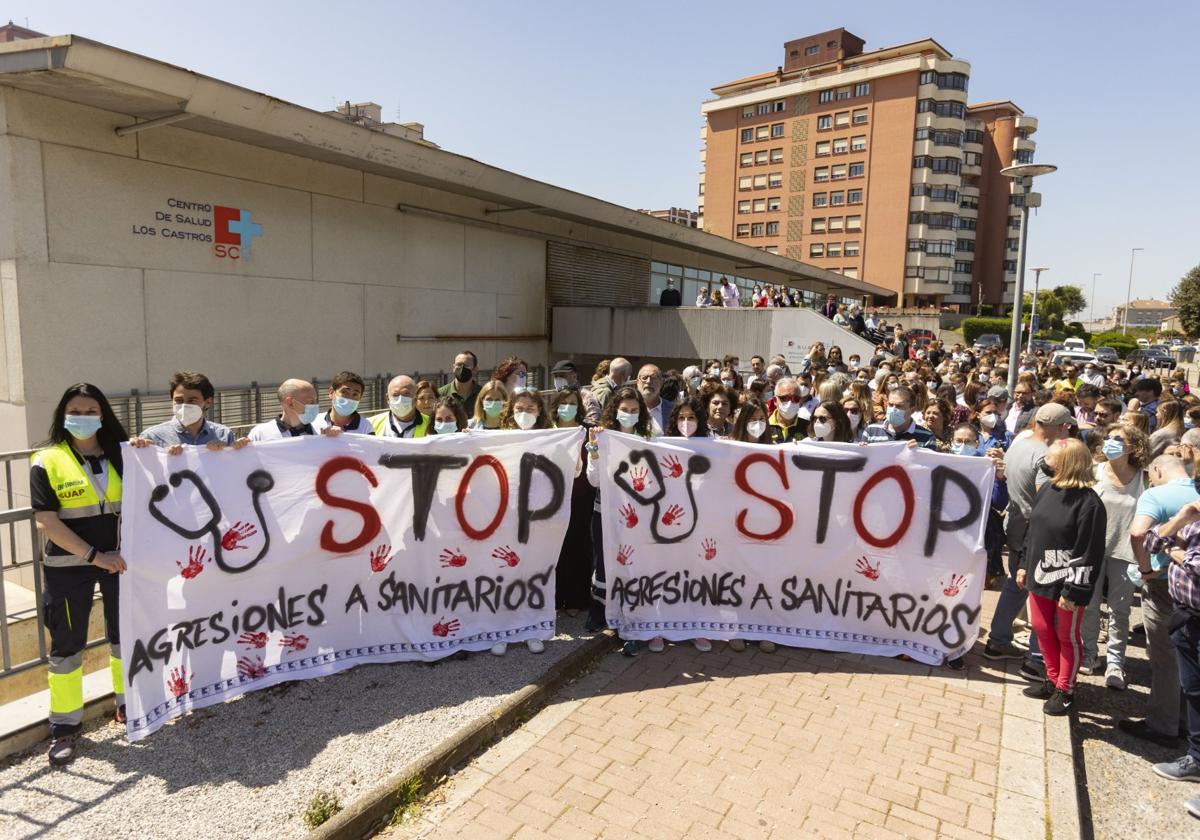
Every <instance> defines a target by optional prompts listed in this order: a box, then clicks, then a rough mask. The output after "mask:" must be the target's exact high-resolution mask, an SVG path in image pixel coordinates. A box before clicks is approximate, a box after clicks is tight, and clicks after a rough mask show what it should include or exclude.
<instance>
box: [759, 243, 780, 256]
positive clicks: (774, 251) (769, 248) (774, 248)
mask: <svg viewBox="0 0 1200 840" xmlns="http://www.w3.org/2000/svg"><path fill="white" fill-rule="evenodd" d="M763 250H764V251H766V252H767V253H768V254H778V253H779V246H778V245H768V246H767V247H765V248H763Z"/></svg>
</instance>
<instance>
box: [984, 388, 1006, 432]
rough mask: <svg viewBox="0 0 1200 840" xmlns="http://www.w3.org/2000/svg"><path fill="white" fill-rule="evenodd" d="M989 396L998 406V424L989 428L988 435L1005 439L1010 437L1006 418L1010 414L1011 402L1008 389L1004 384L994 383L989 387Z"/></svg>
mask: <svg viewBox="0 0 1200 840" xmlns="http://www.w3.org/2000/svg"><path fill="white" fill-rule="evenodd" d="M987 398H988V399H989V400H991V401H992V402H993V403H994V404H995V406H996V425H995V426H993V427H992V428H991V429H988V430H987V433H988V436H989V437H995V438H1000V439H1001V440H1004V439H1005V438H1007V437H1008V423H1006V422H1005V418H1006V417H1007V416H1008V409H1009V403H1010V402H1011V399H1010V398H1009V396H1008V389H1007V388H1005V387H1004V386H1003V385H993V386H992V387H991V388H988V391H987Z"/></svg>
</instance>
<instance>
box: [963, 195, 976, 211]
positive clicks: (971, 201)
mask: <svg viewBox="0 0 1200 840" xmlns="http://www.w3.org/2000/svg"><path fill="white" fill-rule="evenodd" d="M958 206H959V207H961V208H962V209H964V210H978V209H979V199H978V198H976V197H975V196H973V195H964V196H963V197H962V199H961V200H960V201H959V204H958Z"/></svg>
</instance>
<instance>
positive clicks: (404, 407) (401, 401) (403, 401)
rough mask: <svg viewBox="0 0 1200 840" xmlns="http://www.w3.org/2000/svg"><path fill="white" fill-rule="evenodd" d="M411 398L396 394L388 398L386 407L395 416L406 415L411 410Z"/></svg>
mask: <svg viewBox="0 0 1200 840" xmlns="http://www.w3.org/2000/svg"><path fill="white" fill-rule="evenodd" d="M412 407H413V398H412V397H406V396H405V395H404V394H398V395H397V396H394V397H389V398H388V408H390V409H391V410H392V414H395V415H396V416H397V417H407V416H408V415H409V414H410V413H411V412H412Z"/></svg>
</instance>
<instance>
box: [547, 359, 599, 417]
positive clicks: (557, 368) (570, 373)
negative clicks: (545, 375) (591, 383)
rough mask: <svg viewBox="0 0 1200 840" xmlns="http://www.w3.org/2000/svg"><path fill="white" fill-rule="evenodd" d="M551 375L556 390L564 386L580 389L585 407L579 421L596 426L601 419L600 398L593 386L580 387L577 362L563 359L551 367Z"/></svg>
mask: <svg viewBox="0 0 1200 840" xmlns="http://www.w3.org/2000/svg"><path fill="white" fill-rule="evenodd" d="M550 376H551V377H552V378H553V380H554V390H555V391H561V390H562V389H563V388H570V389H572V390H577V391H579V405H580V408H582V409H583V414H582V416H581V417H580V418H579V422H580V423H581V424H582V425H584V426H595V425H596V423H598V422H599V421H600V412H601V410H602V406H601V405H600V399H599V398H598V397H597V396H596V395H595V394H593V393H592V389H591V388H580V387H579V370H578V368H576V367H575V363H574V362H572V361H571V360H570V359H563V360H562V361H561V362H558V363H556V364H555V365H554V367H553V368H551V369H550Z"/></svg>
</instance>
